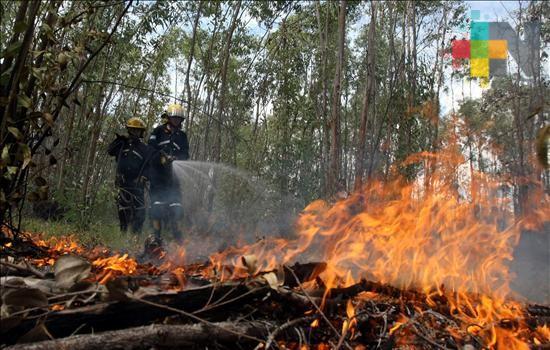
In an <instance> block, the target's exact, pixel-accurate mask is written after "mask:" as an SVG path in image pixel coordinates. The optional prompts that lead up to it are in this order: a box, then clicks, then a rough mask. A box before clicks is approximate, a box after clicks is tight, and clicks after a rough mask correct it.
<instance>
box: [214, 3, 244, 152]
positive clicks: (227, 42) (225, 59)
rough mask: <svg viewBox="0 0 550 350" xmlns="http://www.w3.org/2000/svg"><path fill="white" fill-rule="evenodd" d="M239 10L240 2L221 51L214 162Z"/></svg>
mask: <svg viewBox="0 0 550 350" xmlns="http://www.w3.org/2000/svg"><path fill="white" fill-rule="evenodd" d="M240 9H241V1H239V2H237V6H236V8H235V10H234V11H233V18H232V19H231V26H230V28H229V31H228V32H227V36H226V39H225V47H224V50H223V66H222V71H221V91H220V102H219V106H218V120H217V121H216V140H215V141H214V159H215V161H216V162H219V161H220V160H221V147H222V130H221V128H222V123H223V113H224V109H225V95H226V90H227V68H228V66H229V58H230V53H231V40H232V38H233V33H234V32H235V28H236V27H237V19H238V18H239V12H240Z"/></svg>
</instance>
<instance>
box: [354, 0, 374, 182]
mask: <svg viewBox="0 0 550 350" xmlns="http://www.w3.org/2000/svg"><path fill="white" fill-rule="evenodd" d="M376 10H377V8H376V2H374V1H371V19H370V24H369V34H368V53H367V84H366V85H365V92H364V95H363V109H362V110H361V122H360V125H359V141H358V143H357V147H356V155H355V184H354V186H353V187H354V190H360V189H361V187H363V175H364V170H363V169H364V167H363V166H364V163H365V148H366V138H367V119H368V112H369V107H370V105H371V99H372V97H373V95H374V94H373V87H374V79H375V76H374V73H375V66H374V65H375V63H376V61H375V57H376V51H375V50H376V46H375V45H376V43H375V36H376Z"/></svg>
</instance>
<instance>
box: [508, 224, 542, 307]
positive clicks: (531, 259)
mask: <svg viewBox="0 0 550 350" xmlns="http://www.w3.org/2000/svg"><path fill="white" fill-rule="evenodd" d="M549 232H550V222H547V223H546V225H544V227H543V229H542V230H541V231H532V230H525V231H523V232H522V234H521V238H520V240H519V244H518V245H517V246H516V247H515V249H514V260H513V261H512V262H511V264H510V269H511V271H512V272H514V274H515V275H516V276H515V278H514V280H512V285H511V287H512V289H513V290H514V291H515V292H517V293H519V294H520V296H522V297H524V298H526V299H528V300H530V301H533V302H537V303H544V304H549V303H550V234H549Z"/></svg>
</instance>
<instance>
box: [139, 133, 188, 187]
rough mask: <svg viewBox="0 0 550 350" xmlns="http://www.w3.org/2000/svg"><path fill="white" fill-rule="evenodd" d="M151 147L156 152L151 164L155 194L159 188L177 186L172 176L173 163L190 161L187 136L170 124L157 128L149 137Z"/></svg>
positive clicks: (152, 184)
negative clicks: (174, 161)
mask: <svg viewBox="0 0 550 350" xmlns="http://www.w3.org/2000/svg"><path fill="white" fill-rule="evenodd" d="M149 146H150V147H151V148H152V149H153V150H154V152H155V153H154V155H153V157H152V160H151V164H150V167H149V168H150V176H151V177H150V181H151V189H152V191H153V192H155V191H156V189H157V188H170V187H172V186H175V185H177V182H176V180H175V179H174V177H173V176H172V164H171V163H172V161H173V160H187V159H189V143H188V142H187V135H186V134H185V132H183V131H181V130H180V129H174V128H171V127H170V126H169V125H168V124H163V125H160V126H158V127H156V128H155V129H154V130H153V132H152V133H151V136H150V137H149Z"/></svg>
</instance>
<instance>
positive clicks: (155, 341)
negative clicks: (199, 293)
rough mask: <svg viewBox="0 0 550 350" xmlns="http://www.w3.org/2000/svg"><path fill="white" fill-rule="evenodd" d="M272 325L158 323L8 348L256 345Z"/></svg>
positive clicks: (52, 349) (89, 349) (92, 349)
mask: <svg viewBox="0 0 550 350" xmlns="http://www.w3.org/2000/svg"><path fill="white" fill-rule="evenodd" d="M273 328H274V327H273V326H272V325H269V324H267V323H266V322H258V321H252V322H240V323H236V322H218V323H215V324H214V326H212V325H208V324H203V323H197V324H190V325H159V324H154V325H150V326H142V327H135V328H128V329H123V330H117V331H108V332H103V333H96V334H81V335H75V336H71V337H67V338H62V339H55V340H48V341H42V342H36V343H30V344H18V345H13V346H9V347H7V348H5V350H8V349H9V350H58V349H74V350H104V349H125V350H141V349H151V348H156V347H162V348H163V349H179V348H182V347H185V348H189V347H200V348H204V346H205V345H211V344H225V345H234V344H235V343H239V344H243V343H247V344H256V343H258V342H263V339H264V338H266V337H267V336H268V335H269V330H270V329H273Z"/></svg>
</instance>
